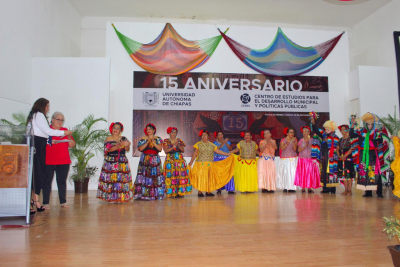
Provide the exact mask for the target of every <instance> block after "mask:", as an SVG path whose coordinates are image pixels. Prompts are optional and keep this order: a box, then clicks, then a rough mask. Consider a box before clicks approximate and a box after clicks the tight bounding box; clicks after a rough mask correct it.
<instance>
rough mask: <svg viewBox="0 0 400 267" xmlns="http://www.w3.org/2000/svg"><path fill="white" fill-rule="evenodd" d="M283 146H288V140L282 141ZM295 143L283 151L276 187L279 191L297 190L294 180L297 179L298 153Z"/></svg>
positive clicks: (291, 143)
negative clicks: (295, 149) (294, 148)
mask: <svg viewBox="0 0 400 267" xmlns="http://www.w3.org/2000/svg"><path fill="white" fill-rule="evenodd" d="M282 140H283V144H287V143H288V141H287V139H286V138H284V139H282ZM293 142H294V141H292V142H290V143H289V145H288V146H287V147H286V148H285V149H283V150H281V154H280V156H281V159H280V162H279V167H278V175H277V177H276V185H277V188H279V189H287V190H296V186H295V185H294V179H295V177H296V168H297V153H296V151H294V150H293V146H294V143H293Z"/></svg>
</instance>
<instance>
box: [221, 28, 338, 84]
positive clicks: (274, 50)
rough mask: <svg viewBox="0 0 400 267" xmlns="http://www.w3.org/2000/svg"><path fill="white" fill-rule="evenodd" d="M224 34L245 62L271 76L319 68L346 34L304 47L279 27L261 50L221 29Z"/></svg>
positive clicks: (301, 72) (302, 72) (291, 74)
mask: <svg viewBox="0 0 400 267" xmlns="http://www.w3.org/2000/svg"><path fill="white" fill-rule="evenodd" d="M220 33H221V35H222V37H224V39H225V41H226V42H227V44H228V45H229V47H230V48H231V49H232V51H233V53H235V54H236V56H237V57H238V58H239V59H240V60H241V61H243V63H244V64H246V65H247V66H249V67H250V68H252V69H254V70H255V71H257V72H259V73H262V74H265V75H270V76H293V75H301V74H304V73H307V72H309V71H311V70H313V69H315V68H316V67H318V66H319V65H320V64H321V63H322V62H323V61H324V60H325V59H326V58H327V57H328V55H329V54H330V53H331V52H332V50H333V49H334V48H335V46H336V44H337V43H338V42H339V40H340V38H341V37H342V35H343V34H344V32H343V33H341V34H339V35H338V36H336V37H335V38H333V39H331V40H329V41H326V42H324V43H321V44H318V45H316V46H310V47H303V46H299V45H297V44H295V43H294V42H292V41H291V40H290V39H289V38H288V37H287V36H286V35H285V34H284V33H283V31H282V30H281V28H279V29H278V32H277V34H276V36H275V39H274V41H273V42H272V44H271V45H270V46H268V47H267V48H265V49H260V50H257V49H251V48H249V47H247V46H244V45H242V44H240V43H238V42H237V41H235V40H233V39H232V38H230V37H228V36H227V35H225V33H223V32H221V31H220Z"/></svg>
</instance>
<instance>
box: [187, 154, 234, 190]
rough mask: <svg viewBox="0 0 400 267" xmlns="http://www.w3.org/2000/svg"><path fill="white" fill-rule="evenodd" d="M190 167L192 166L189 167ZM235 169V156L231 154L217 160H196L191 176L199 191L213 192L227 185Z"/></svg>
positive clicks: (191, 180) (194, 185)
mask: <svg viewBox="0 0 400 267" xmlns="http://www.w3.org/2000/svg"><path fill="white" fill-rule="evenodd" d="M189 168H190V167H189ZM234 171H235V157H234V156H233V155H230V156H229V157H227V158H226V159H224V160H221V161H217V162H197V161H196V162H195V163H194V166H193V168H190V172H189V174H190V175H189V177H190V182H191V183H192V185H193V187H194V188H196V189H197V190H199V191H205V192H211V191H214V190H217V189H218V188H221V187H223V186H224V185H226V184H227V183H228V182H229V181H230V180H231V179H232V176H233V173H234Z"/></svg>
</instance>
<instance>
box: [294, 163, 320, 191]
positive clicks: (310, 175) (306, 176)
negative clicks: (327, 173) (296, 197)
mask: <svg viewBox="0 0 400 267" xmlns="http://www.w3.org/2000/svg"><path fill="white" fill-rule="evenodd" d="M294 184H295V185H297V186H300V187H301V188H314V189H315V188H319V187H321V184H320V177H319V163H318V162H317V161H314V160H312V159H304V158H299V161H298V162H297V170H296V177H295V179H294Z"/></svg>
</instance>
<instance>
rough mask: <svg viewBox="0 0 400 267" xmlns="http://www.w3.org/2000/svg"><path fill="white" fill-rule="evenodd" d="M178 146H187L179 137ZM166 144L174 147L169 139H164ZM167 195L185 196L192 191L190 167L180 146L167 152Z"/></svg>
mask: <svg viewBox="0 0 400 267" xmlns="http://www.w3.org/2000/svg"><path fill="white" fill-rule="evenodd" d="M177 141H178V146H183V147H184V146H186V145H185V143H184V142H183V141H182V140H181V139H179V138H178V139H177ZM164 146H167V148H172V147H173V145H172V143H171V141H170V140H169V139H164ZM163 170H164V171H163V173H164V177H165V185H166V190H167V192H166V193H167V197H176V196H184V195H188V194H190V193H192V185H191V184H190V180H189V168H188V167H187V164H186V161H185V159H184V158H183V155H182V152H181V151H180V150H179V148H174V149H173V150H171V151H170V152H168V153H167V154H166V157H165V161H164V169H163Z"/></svg>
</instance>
